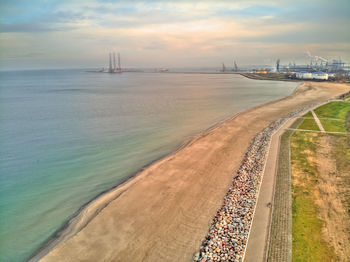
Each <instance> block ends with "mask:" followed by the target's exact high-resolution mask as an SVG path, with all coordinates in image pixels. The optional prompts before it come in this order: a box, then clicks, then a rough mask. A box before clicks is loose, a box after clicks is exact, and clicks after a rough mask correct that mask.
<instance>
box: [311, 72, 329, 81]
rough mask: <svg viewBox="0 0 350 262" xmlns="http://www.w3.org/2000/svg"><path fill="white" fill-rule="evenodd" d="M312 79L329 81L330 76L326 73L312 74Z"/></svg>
mask: <svg viewBox="0 0 350 262" xmlns="http://www.w3.org/2000/svg"><path fill="white" fill-rule="evenodd" d="M312 79H315V80H328V74H327V73H324V72H315V73H312Z"/></svg>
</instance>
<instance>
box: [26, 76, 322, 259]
mask: <svg viewBox="0 0 350 262" xmlns="http://www.w3.org/2000/svg"><path fill="white" fill-rule="evenodd" d="M308 84H309V83H308ZM315 84H316V85H317V84H319V83H315ZM327 84H329V83H327ZM302 86H305V84H303V85H301V86H298V87H297V88H296V89H295V90H294V92H293V93H292V94H290V95H289V96H287V97H285V98H281V99H279V100H275V101H272V102H268V103H265V104H263V105H259V106H256V107H253V108H251V109H248V110H246V111H243V112H240V113H237V114H235V115H234V116H230V117H229V118H227V119H225V120H223V121H221V122H219V123H217V124H215V125H213V126H212V127H210V128H208V129H206V130H204V131H203V132H201V133H200V134H199V135H196V136H194V137H192V138H191V139H189V141H187V142H185V143H184V144H183V145H181V146H180V147H179V148H178V149H177V150H175V151H174V152H172V153H170V154H168V155H166V156H164V157H162V158H160V159H158V160H155V161H154V162H153V163H150V164H149V165H147V166H145V167H144V168H142V169H141V170H140V171H139V172H137V173H135V175H134V176H132V177H130V178H129V179H127V180H126V181H125V182H124V183H122V184H120V185H118V186H115V187H113V188H112V189H110V190H108V191H107V192H104V193H101V194H100V195H99V196H97V197H96V198H95V199H93V200H91V201H90V202H88V203H87V204H86V205H84V206H83V207H82V208H81V209H79V210H78V211H77V214H76V215H75V216H74V217H73V218H71V219H70V221H69V222H68V223H66V225H65V226H64V227H63V228H61V230H58V231H57V234H56V235H55V236H56V238H55V239H53V240H51V241H49V242H48V243H47V244H46V245H45V246H43V247H42V248H41V249H39V251H38V252H36V255H35V256H33V257H32V258H31V259H30V260H29V261H37V260H36V259H40V258H41V257H43V256H45V255H46V254H48V253H50V251H52V250H55V249H56V248H57V247H58V246H59V245H60V244H62V242H65V241H67V240H70V239H71V238H72V237H74V236H75V235H76V234H77V233H78V232H81V231H82V230H83V229H85V228H86V226H87V225H88V224H89V222H91V221H92V220H94V218H96V217H98V216H99V214H100V213H101V211H102V210H104V209H106V208H105V207H108V205H109V204H111V203H112V202H113V201H114V200H116V199H118V198H120V197H121V196H123V195H124V194H125V193H126V192H127V191H128V190H129V189H130V188H131V187H132V186H133V185H135V184H137V183H139V182H140V180H142V179H143V178H145V177H147V176H148V175H149V174H147V173H145V171H147V170H148V169H154V168H155V167H157V166H159V165H161V164H162V163H164V162H166V161H168V160H169V159H170V160H171V158H174V157H175V156H176V155H177V154H178V153H179V152H181V151H184V149H186V148H188V147H191V146H192V145H193V144H196V142H198V141H199V140H201V139H203V138H205V137H206V136H208V135H210V134H211V133H215V131H216V129H220V127H222V126H223V125H225V124H227V123H228V122H230V121H234V120H235V119H237V118H239V117H240V116H242V115H248V114H249V113H251V112H252V111H254V110H258V109H261V108H264V107H268V106H269V105H272V104H276V103H279V102H283V101H284V100H286V99H288V98H289V97H292V96H295V95H296V94H297V93H298V91H299V90H300V88H301V87H302ZM311 90H312V88H311ZM142 175H143V176H142ZM142 182H143V181H142ZM72 227H73V229H74V228H75V229H76V230H73V231H72V230H71V229H72ZM62 229H63V230H62ZM205 231H207V228H206V230H205ZM55 236H54V237H55Z"/></svg>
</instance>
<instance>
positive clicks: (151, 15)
mask: <svg viewBox="0 0 350 262" xmlns="http://www.w3.org/2000/svg"><path fill="white" fill-rule="evenodd" d="M349 32H350V1H349V0H333V1H329V0H318V1H315V0H307V1H306V0H303V1H299V0H293V1H288V0H281V1H269V0H267V1H264V0H260V1H254V0H251V1H250V0H236V1H198V2H197V3H196V2H195V1H132V0H130V1H108V0H104V1H103V0H100V1H98V0H95V1H89V0H84V1H63V0H52V1H50V0H46V1H44V0H42V1H39V0H31V1H29V0H1V1H0V60H1V62H0V69H1V70H6V69H31V68H33V69H34V68H91V67H92V68H93V67H95V68H99V67H102V66H107V64H108V58H107V56H108V52H110V51H115V52H120V53H121V57H122V62H123V65H124V66H125V67H215V66H219V65H220V63H221V62H225V63H226V64H228V65H230V64H232V59H235V60H236V61H237V63H238V65H249V64H271V65H272V64H274V63H275V61H276V59H277V58H280V59H281V63H282V64H288V63H289V62H293V61H295V62H297V63H306V62H308V61H310V58H308V57H307V55H306V53H307V52H309V53H310V54H311V55H317V56H321V57H325V58H327V59H339V58H341V59H342V60H345V61H347V62H350V33H349Z"/></svg>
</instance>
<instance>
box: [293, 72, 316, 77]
mask: <svg viewBox="0 0 350 262" xmlns="http://www.w3.org/2000/svg"><path fill="white" fill-rule="evenodd" d="M295 76H296V78H298V79H312V73H309V72H303V71H301V72H296V75H295Z"/></svg>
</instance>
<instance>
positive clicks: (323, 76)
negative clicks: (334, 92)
mask: <svg viewBox="0 0 350 262" xmlns="http://www.w3.org/2000/svg"><path fill="white" fill-rule="evenodd" d="M295 76H296V78H298V79H310V80H311V79H314V80H328V74H327V73H324V72H314V73H310V72H305V71H301V72H296V74H295Z"/></svg>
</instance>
